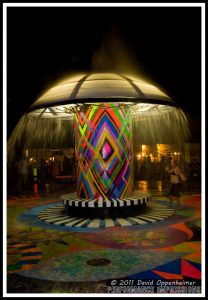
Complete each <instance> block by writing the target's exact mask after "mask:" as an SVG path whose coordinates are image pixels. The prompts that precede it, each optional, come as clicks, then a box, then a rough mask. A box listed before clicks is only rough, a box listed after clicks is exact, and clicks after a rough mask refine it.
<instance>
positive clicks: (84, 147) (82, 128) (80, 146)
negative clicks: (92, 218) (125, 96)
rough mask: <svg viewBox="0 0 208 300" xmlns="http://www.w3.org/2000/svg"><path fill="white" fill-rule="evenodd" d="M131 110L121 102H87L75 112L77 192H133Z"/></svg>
mask: <svg viewBox="0 0 208 300" xmlns="http://www.w3.org/2000/svg"><path fill="white" fill-rule="evenodd" d="M132 150H133V149H132V130H131V118H130V113H129V111H128V110H127V109H126V108H124V107H120V106H119V104H118V103H98V104H92V105H90V104H89V105H84V106H83V107H82V108H81V109H80V111H77V113H76V115H75V151H76V158H77V161H78V166H77V194H78V197H79V198H82V199H98V198H99V199H105V198H123V197H125V196H130V195H131V194H132V193H133V156H132V153H133V151H132Z"/></svg>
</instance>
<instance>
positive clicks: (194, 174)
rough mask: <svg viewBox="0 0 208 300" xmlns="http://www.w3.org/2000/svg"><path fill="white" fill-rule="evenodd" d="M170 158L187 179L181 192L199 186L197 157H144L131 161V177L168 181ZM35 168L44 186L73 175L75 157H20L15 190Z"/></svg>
mask: <svg viewBox="0 0 208 300" xmlns="http://www.w3.org/2000/svg"><path fill="white" fill-rule="evenodd" d="M173 161H174V162H175V163H176V164H177V171H176V173H181V174H183V176H184V178H186V180H185V181H184V183H183V184H182V185H180V188H181V189H182V191H185V190H186V189H188V190H193V189H195V188H196V187H198V186H199V184H200V180H201V172H200V170H201V166H200V162H199V161H197V159H196V158H193V159H192V160H191V161H190V163H187V162H186V161H185V159H184V158H183V157H182V156H179V157H178V158H177V159H176V157H174V158H173V157H171V156H163V157H161V159H160V161H158V160H157V161H156V160H151V158H150V156H146V157H144V158H143V159H142V160H135V161H134V172H135V174H134V177H135V180H147V181H148V180H150V181H151V180H163V181H166V180H167V182H168V180H169V179H170V178H171V173H170V172H169V171H170V170H172V167H171V166H173ZM34 168H36V170H37V180H38V183H39V187H40V189H42V190H45V189H46V184H53V183H54V182H55V178H56V177H57V176H60V175H61V176H64V175H66V176H67V175H72V177H75V176H76V168H77V165H76V160H75V159H74V158H70V157H67V156H63V157H55V158H54V159H53V160H51V159H43V158H41V159H33V160H27V159H26V157H24V156H23V157H21V158H20V159H19V161H17V164H16V174H17V175H18V177H17V178H18V180H17V182H16V185H17V188H18V190H23V189H24V187H25V186H26V185H28V184H31V183H32V182H33V180H34V172H33V170H34Z"/></svg>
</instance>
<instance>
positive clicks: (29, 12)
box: [7, 7, 201, 142]
mask: <svg viewBox="0 0 208 300" xmlns="http://www.w3.org/2000/svg"><path fill="white" fill-rule="evenodd" d="M77 71H81V72H93V71H94V72H96V71H111V72H126V71H127V73H128V72H130V73H135V74H138V75H142V76H143V77H145V78H146V79H147V80H149V81H150V82H153V83H155V85H158V86H159V87H162V88H163V89H164V91H165V92H167V94H168V95H169V96H171V97H173V99H174V100H175V101H176V102H177V103H178V104H179V105H180V106H181V108H182V109H183V110H184V112H185V114H186V116H187V118H188V121H189V125H190V129H191V134H192V142H200V140H201V8H200V7H161V8H159V7H145V8H142V7H133V8H130V7H127V8H122V7H113V8H109V7H75V8H72V7H64V8H62V7H48V8H44V7H22V8H21V7H10V8H7V84H8V89H7V95H8V99H7V112H8V116H7V120H8V121H7V133H8V137H9V136H10V134H11V132H12V130H13V129H14V127H15V125H16V124H17V122H18V120H19V118H20V117H21V116H22V114H23V113H24V112H25V111H26V110H27V109H28V108H29V107H30V105H31V104H32V103H33V102H34V101H35V100H36V99H37V97H39V96H40V95H41V94H42V93H43V92H44V91H45V90H47V88H49V87H51V85H53V84H54V83H56V81H57V80H60V79H62V77H66V75H70V74H71V73H73V72H77Z"/></svg>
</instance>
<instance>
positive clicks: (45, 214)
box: [38, 204, 174, 229]
mask: <svg viewBox="0 0 208 300" xmlns="http://www.w3.org/2000/svg"><path fill="white" fill-rule="evenodd" d="M173 214H174V209H169V208H167V207H166V206H162V205H155V204H152V205H150V207H149V208H148V210H147V211H146V213H142V214H140V215H134V216H129V217H126V218H119V217H118V218H82V217H73V216H70V215H68V213H67V211H66V210H65V209H64V207H63V206H55V207H50V208H47V209H45V210H43V211H42V212H41V213H40V214H39V215H38V218H39V219H41V220H42V221H44V222H46V223H49V224H54V225H59V226H68V227H76V228H77V227H79V228H98V229H99V228H107V227H114V226H132V225H145V224H149V223H154V222H158V221H162V220H164V219H167V218H169V217H171V216H172V215H173Z"/></svg>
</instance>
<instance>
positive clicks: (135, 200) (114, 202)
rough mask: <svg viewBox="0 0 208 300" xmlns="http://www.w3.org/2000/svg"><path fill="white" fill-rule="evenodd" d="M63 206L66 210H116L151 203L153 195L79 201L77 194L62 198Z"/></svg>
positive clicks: (137, 194) (145, 194)
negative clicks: (76, 208)
mask: <svg viewBox="0 0 208 300" xmlns="http://www.w3.org/2000/svg"><path fill="white" fill-rule="evenodd" d="M61 200H63V204H64V206H65V207H66V208H70V207H79V208H84V207H87V208H102V207H107V208H111V207H112V208H113V207H114V208H115V207H117V208H118V207H127V206H139V205H142V204H146V203H147V202H150V201H151V194H149V193H142V192H135V193H134V194H133V195H132V196H130V197H126V198H111V199H107V198H106V199H87V200H86V199H79V198H78V197H77V194H76V193H70V194H66V195H62V196H61Z"/></svg>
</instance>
